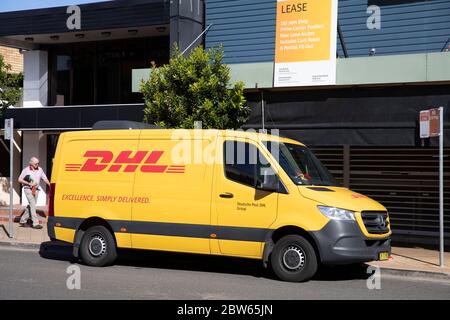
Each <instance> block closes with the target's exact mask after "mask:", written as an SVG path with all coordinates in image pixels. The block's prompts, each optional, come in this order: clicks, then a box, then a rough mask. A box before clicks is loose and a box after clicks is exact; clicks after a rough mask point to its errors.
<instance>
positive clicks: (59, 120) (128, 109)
mask: <svg viewBox="0 0 450 320" xmlns="http://www.w3.org/2000/svg"><path fill="white" fill-rule="evenodd" d="M144 106H145V105H144V104H126V105H120V104H119V105H96V106H66V107H40V108H13V109H8V110H7V111H6V115H5V118H14V127H15V128H16V129H24V130H65V129H67V130H68V129H89V128H92V126H93V125H94V123H96V122H97V121H102V120H130V121H138V122H140V121H142V119H143V118H144V111H143V110H144Z"/></svg>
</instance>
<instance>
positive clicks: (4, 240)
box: [0, 206, 450, 280]
mask: <svg viewBox="0 0 450 320" xmlns="http://www.w3.org/2000/svg"><path fill="white" fill-rule="evenodd" d="M22 212H23V207H21V206H17V207H16V208H15V210H14V216H15V218H14V221H15V222H14V228H13V231H14V238H13V239H10V238H9V237H8V223H9V209H8V208H5V207H0V245H17V246H29V247H38V246H39V245H40V244H41V243H42V242H46V241H50V239H49V237H48V235H47V223H46V221H47V218H46V213H47V208H46V207H38V215H39V216H40V224H42V226H43V229H40V230H36V229H32V228H29V227H25V228H24V227H20V226H19V223H18V222H19V216H20V215H21V214H22ZM444 257H445V266H446V267H444V268H441V267H439V252H438V250H429V249H423V248H418V247H416V248H405V247H392V256H391V258H390V259H389V260H388V261H374V262H370V263H368V264H369V265H372V266H378V267H380V268H382V269H383V272H384V273H391V274H395V275H404V276H420V277H427V278H436V279H447V280H450V252H445V254H444Z"/></svg>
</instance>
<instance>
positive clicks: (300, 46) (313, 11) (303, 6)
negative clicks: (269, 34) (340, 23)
mask: <svg viewBox="0 0 450 320" xmlns="http://www.w3.org/2000/svg"><path fill="white" fill-rule="evenodd" d="M336 36H337V0H303V1H302V0H300V1H299V0H297V1H296V0H277V21H276V45H275V72H274V86H275V87H284V86H310V85H330V84H335V83H336Z"/></svg>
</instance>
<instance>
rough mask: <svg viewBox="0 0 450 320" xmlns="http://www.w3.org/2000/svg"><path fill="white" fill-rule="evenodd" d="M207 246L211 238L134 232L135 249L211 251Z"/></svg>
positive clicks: (190, 251)
mask: <svg viewBox="0 0 450 320" xmlns="http://www.w3.org/2000/svg"><path fill="white" fill-rule="evenodd" d="M205 247H208V248H209V239H200V238H187V237H174V236H156V235H142V234H133V248H135V249H149V250H163V251H177V252H188V253H209V250H208V252H205V250H204V248H205Z"/></svg>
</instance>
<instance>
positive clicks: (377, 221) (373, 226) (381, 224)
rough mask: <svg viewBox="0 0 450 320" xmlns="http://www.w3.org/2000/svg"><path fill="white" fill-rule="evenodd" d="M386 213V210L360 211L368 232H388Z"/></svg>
mask: <svg viewBox="0 0 450 320" xmlns="http://www.w3.org/2000/svg"><path fill="white" fill-rule="evenodd" d="M387 217H388V213H387V212H386V211H362V212H361V218H362V220H363V223H364V226H365V227H366V229H367V232H368V233H372V234H383V233H388V232H389V221H388V220H387Z"/></svg>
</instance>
